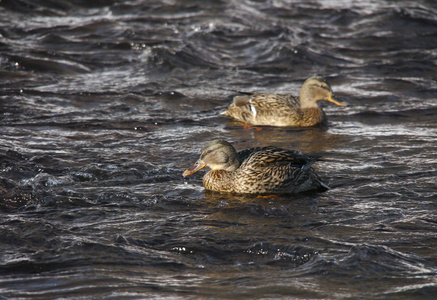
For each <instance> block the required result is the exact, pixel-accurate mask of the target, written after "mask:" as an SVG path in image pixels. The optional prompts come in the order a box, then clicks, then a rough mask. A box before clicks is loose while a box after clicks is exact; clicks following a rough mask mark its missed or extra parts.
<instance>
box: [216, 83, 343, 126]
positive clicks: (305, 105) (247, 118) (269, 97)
mask: <svg viewBox="0 0 437 300" xmlns="http://www.w3.org/2000/svg"><path fill="white" fill-rule="evenodd" d="M321 100H326V101H329V102H332V103H335V104H337V105H340V106H344V105H346V104H345V103H342V102H338V101H337V100H335V99H334V94H333V92H332V90H331V87H330V85H329V84H328V83H327V82H326V80H325V79H323V78H320V77H311V78H309V79H307V80H306V81H305V82H304V84H303V85H302V88H301V91H300V94H299V97H294V96H292V95H288V94H254V95H250V96H247V95H245V96H236V97H235V98H234V102H233V103H232V104H231V105H229V107H228V109H227V110H226V111H225V112H224V113H223V114H224V115H225V116H227V117H229V118H232V119H235V120H238V121H241V122H243V123H246V124H249V125H270V126H297V127H308V126H314V125H317V124H322V123H324V122H326V115H325V113H324V112H323V110H322V109H321V108H320V106H319V105H318V103H317V102H318V101H321Z"/></svg>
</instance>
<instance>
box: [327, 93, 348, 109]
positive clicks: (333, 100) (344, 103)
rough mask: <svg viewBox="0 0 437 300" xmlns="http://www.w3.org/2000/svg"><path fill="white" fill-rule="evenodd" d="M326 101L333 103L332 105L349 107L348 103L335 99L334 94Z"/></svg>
mask: <svg viewBox="0 0 437 300" xmlns="http://www.w3.org/2000/svg"><path fill="white" fill-rule="evenodd" d="M326 101H329V102H332V103H334V104H337V105H338V106H347V103H346V102H340V101H337V100H336V99H335V96H334V94H331V95H329V97H328V98H327V99H326Z"/></svg>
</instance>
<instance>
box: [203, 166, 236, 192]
mask: <svg viewBox="0 0 437 300" xmlns="http://www.w3.org/2000/svg"><path fill="white" fill-rule="evenodd" d="M203 186H204V187H205V189H207V190H210V191H216V192H232V191H234V189H235V187H234V186H235V179H234V172H230V171H225V170H211V171H209V172H208V173H206V174H205V176H203Z"/></svg>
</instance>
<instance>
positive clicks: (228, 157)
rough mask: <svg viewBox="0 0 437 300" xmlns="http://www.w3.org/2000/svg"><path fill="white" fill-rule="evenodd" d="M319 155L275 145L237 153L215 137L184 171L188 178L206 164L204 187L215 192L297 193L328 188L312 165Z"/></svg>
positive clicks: (226, 143) (229, 145)
mask: <svg viewBox="0 0 437 300" xmlns="http://www.w3.org/2000/svg"><path fill="white" fill-rule="evenodd" d="M317 159H318V156H308V155H305V154H303V153H301V152H298V151H293V150H286V149H281V148H276V147H272V146H269V147H262V148H251V149H247V150H243V151H240V152H238V153H237V151H235V148H234V147H233V146H232V145H231V144H229V143H228V142H225V141H222V140H214V141H212V142H209V143H208V144H206V145H205V147H203V149H202V154H201V155H200V159H199V160H198V161H197V162H196V163H195V164H194V165H193V166H192V167H191V168H190V169H188V170H186V171H185V172H184V173H183V176H184V177H186V176H188V175H191V174H193V173H195V172H197V171H199V170H201V169H203V168H205V167H210V168H211V171H209V172H208V173H206V175H205V176H204V177H203V186H204V187H205V189H207V190H212V191H216V192H230V193H241V194H294V193H299V192H305V191H310V190H319V189H320V190H322V189H328V186H327V185H325V184H324V183H322V182H321V180H320V177H319V176H318V175H317V174H316V172H315V171H314V170H313V169H312V168H311V165H312V164H313V163H314V162H316V160H317Z"/></svg>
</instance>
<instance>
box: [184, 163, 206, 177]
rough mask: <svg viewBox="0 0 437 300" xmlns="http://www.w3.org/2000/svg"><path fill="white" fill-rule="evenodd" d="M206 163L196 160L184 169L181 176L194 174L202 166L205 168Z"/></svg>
mask: <svg viewBox="0 0 437 300" xmlns="http://www.w3.org/2000/svg"><path fill="white" fill-rule="evenodd" d="M206 167H207V166H206V164H205V163H204V162H203V161H200V160H198V161H196V163H195V164H194V165H193V166H192V167H191V168H189V169H187V170H185V172H184V173H183V174H182V176H184V177H187V176H188V175H191V174H194V173H196V172H197V171H199V170H202V169H203V168H206Z"/></svg>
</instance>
